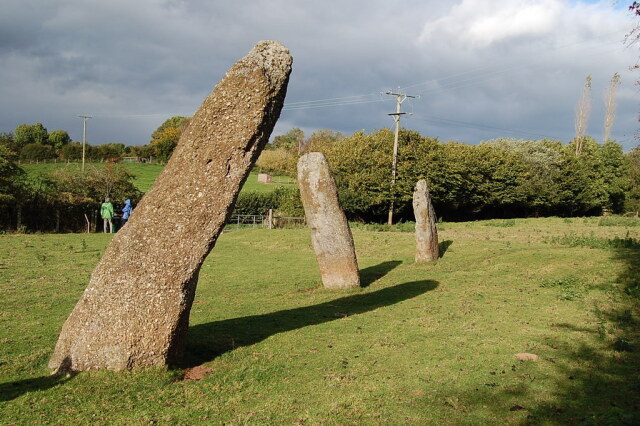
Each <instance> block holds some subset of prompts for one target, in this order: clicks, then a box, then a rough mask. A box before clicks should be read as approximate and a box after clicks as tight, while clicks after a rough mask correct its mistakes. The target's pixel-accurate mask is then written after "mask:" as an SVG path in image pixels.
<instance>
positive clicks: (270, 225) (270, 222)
mask: <svg viewBox="0 0 640 426" xmlns="http://www.w3.org/2000/svg"><path fill="white" fill-rule="evenodd" d="M267 229H273V209H269V212H268V213H267Z"/></svg>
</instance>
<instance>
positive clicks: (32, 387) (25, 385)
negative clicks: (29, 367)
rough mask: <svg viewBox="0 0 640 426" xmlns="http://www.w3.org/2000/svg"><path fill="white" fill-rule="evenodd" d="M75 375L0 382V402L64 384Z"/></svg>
mask: <svg viewBox="0 0 640 426" xmlns="http://www.w3.org/2000/svg"><path fill="white" fill-rule="evenodd" d="M73 377H74V376H73V375H69V376H43V377H34V378H31V379H24V380H18V381H15V382H7V383H0V402H6V401H11V400H12V399H15V398H18V397H19V396H21V395H23V394H25V393H29V392H36V391H41V390H47V389H51V388H54V387H56V386H59V385H62V384H64V383H66V382H68V381H69V380H71V379H72V378H73Z"/></svg>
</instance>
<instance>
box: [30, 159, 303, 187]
mask: <svg viewBox="0 0 640 426" xmlns="http://www.w3.org/2000/svg"><path fill="white" fill-rule="evenodd" d="M121 164H122V165H123V166H124V167H125V168H126V169H127V170H128V171H129V172H130V173H131V174H133V175H134V176H135V178H134V181H133V182H134V184H135V186H136V187H137V188H138V189H139V190H140V191H142V192H147V191H148V190H149V188H151V185H153V183H154V182H155V180H156V178H157V177H158V175H159V174H160V172H161V171H162V169H163V168H164V166H163V165H161V164H147V163H121ZM103 166H104V163H90V164H85V169H86V168H88V167H103ZM21 167H22V168H24V169H25V170H26V171H27V173H29V174H30V175H37V174H41V173H50V172H53V171H54V170H56V169H58V168H61V167H66V168H70V169H72V170H80V169H81V165H80V164H79V163H40V164H22V165H21ZM274 180H275V181H278V182H295V181H294V180H293V179H292V178H290V177H287V176H274ZM278 186H286V184H278V183H275V184H268V185H267V184H262V183H258V173H257V172H251V174H250V175H249V177H248V178H247V181H246V182H245V185H244V187H243V188H242V190H243V191H257V192H269V191H273V190H274V189H275V188H277V187H278Z"/></svg>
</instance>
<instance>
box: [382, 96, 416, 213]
mask: <svg viewBox="0 0 640 426" xmlns="http://www.w3.org/2000/svg"><path fill="white" fill-rule="evenodd" d="M385 94H386V95H390V96H395V97H396V112H394V113H390V114H389V115H390V116H392V117H393V121H394V122H395V124H396V131H395V136H394V138H393V161H392V163H391V203H390V204H389V217H388V219H387V223H388V224H389V225H392V224H393V206H394V201H395V197H394V195H393V190H394V188H395V185H396V177H397V174H398V172H397V165H398V136H399V134H400V117H402V116H403V115H404V114H406V112H401V110H400V105H402V103H403V102H404V101H405V100H406V99H407V98H416V96H411V95H407V94H406V93H394V92H386V93H385Z"/></svg>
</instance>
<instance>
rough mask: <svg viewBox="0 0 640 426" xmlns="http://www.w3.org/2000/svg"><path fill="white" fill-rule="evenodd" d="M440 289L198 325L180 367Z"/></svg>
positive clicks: (410, 287) (415, 284)
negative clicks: (293, 331) (276, 336)
mask: <svg viewBox="0 0 640 426" xmlns="http://www.w3.org/2000/svg"><path fill="white" fill-rule="evenodd" d="M385 263H393V262H385ZM437 287H438V282H437V281H432V280H424V281H412V282H408V283H404V284H399V285H396V286H393V287H387V288H383V289H381V290H377V291H374V292H369V293H365V294H357V295H353V296H346V297H341V298H339V299H335V300H331V301H328V302H325V303H320V304H318V305H313V306H305V307H301V308H294V309H286V310H283V311H277V312H271V313H268V314H263V315H251V316H246V317H241V318H233V319H228V320H223V321H214V322H210V323H207V324H198V325H194V326H192V327H190V328H189V334H188V338H187V347H186V351H185V357H184V361H183V363H181V364H180V365H178V366H177V367H182V368H189V367H194V366H197V365H200V364H202V363H205V362H208V361H211V360H213V359H214V358H216V357H217V356H219V355H222V354H224V353H225V352H228V351H231V350H233V349H235V348H237V347H242V346H250V345H253V344H254V343H258V342H261V341H262V340H264V339H266V338H268V337H270V336H273V335H274V334H278V333H282V332H285V331H291V330H296V329H298V328H302V327H307V326H311V325H317V324H322V323H325V322H329V321H334V320H336V319H340V318H343V317H345V316H350V315H357V314H362V313H365V312H369V311H372V310H374V309H377V308H381V307H384V306H390V305H393V304H396V303H399V302H402V301H404V300H408V299H411V298H414V297H417V296H420V295H421V294H423V293H426V292H427V291H430V290H434V289H435V288H437Z"/></svg>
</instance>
